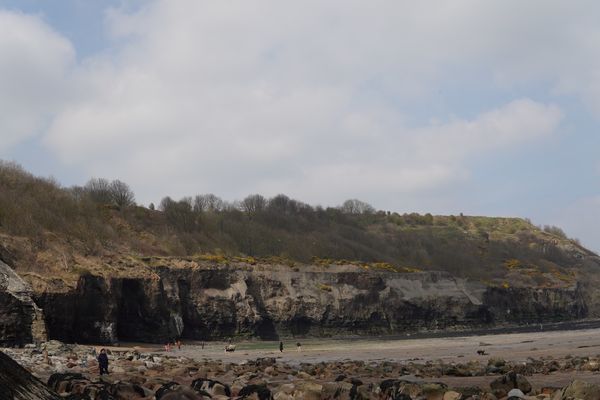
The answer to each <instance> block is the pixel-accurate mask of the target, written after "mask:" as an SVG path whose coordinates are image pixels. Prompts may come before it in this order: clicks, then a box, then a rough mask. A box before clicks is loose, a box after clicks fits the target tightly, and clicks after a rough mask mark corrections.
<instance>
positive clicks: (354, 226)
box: [0, 163, 599, 287]
mask: <svg viewBox="0 0 600 400" xmlns="http://www.w3.org/2000/svg"><path fill="white" fill-rule="evenodd" d="M152 208H153V207H150V208H145V207H141V206H137V205H135V203H134V196H133V193H131V191H130V190H129V188H128V187H127V185H125V184H124V183H122V182H119V181H114V182H112V183H110V182H106V181H103V180H98V179H96V180H91V181H90V182H89V183H88V184H87V185H86V186H85V187H73V188H64V187H61V186H60V185H59V184H58V183H57V182H55V181H53V180H51V179H45V178H39V177H35V176H33V175H31V174H29V173H28V172H26V171H24V170H23V169H22V168H20V167H19V166H17V165H14V164H10V163H0V259H2V260H4V261H5V262H7V263H9V264H11V265H13V266H14V267H15V268H16V269H17V270H18V271H19V272H20V273H22V274H24V275H26V276H27V275H35V276H37V277H38V278H40V279H46V280H48V279H50V277H55V276H76V275H78V274H80V273H84V272H89V271H91V272H94V273H96V272H101V270H102V269H103V268H106V269H110V270H111V271H112V272H111V273H113V272H116V273H125V272H124V271H126V270H127V268H132V267H135V266H136V265H140V266H142V265H145V264H144V262H142V261H140V260H144V259H147V258H148V257H163V258H173V259H188V260H189V259H196V260H200V261H203V262H217V263H235V262H239V263H245V264H250V265H254V264H256V263H275V264H289V265H294V266H298V267H301V265H302V264H317V265H323V266H324V267H325V266H327V265H331V264H344V263H346V264H350V263H354V264H358V265H361V266H362V267H364V268H365V269H385V270H391V271H398V272H411V271H413V272H414V271H418V270H442V271H447V272H449V273H451V274H453V275H455V276H459V277H466V278H470V279H475V280H480V281H483V282H487V283H489V284H491V285H504V286H507V285H531V286H539V287H556V286H561V285H572V284H573V283H574V282H575V281H576V279H577V276H578V274H579V273H580V272H581V271H585V270H588V269H592V268H598V266H599V263H598V261H597V260H598V259H597V257H596V256H595V254H594V253H592V252H591V251H589V250H586V249H585V248H583V247H581V246H580V245H579V244H578V243H577V241H573V240H570V239H568V238H567V237H566V236H565V235H564V233H563V232H562V231H561V230H560V229H559V228H556V227H546V228H545V229H541V228H539V227H536V226H534V225H532V224H531V223H530V222H529V221H527V220H525V219H520V218H493V217H476V216H463V215H459V216H433V215H431V214H426V215H419V214H416V213H412V214H398V213H395V212H387V211H386V212H384V211H375V210H373V209H372V208H371V207H370V206H369V205H367V204H365V203H362V202H360V201H348V202H346V203H344V205H343V206H341V207H337V208H322V207H312V206H309V205H307V204H304V203H301V202H299V201H296V200H293V199H290V198H288V197H287V196H284V195H279V196H276V197H274V198H271V199H265V198H263V197H262V196H260V195H253V196H248V197H247V198H246V199H244V200H243V201H241V202H238V203H234V204H228V203H225V202H223V201H222V200H220V199H219V198H218V197H216V196H213V195H204V196H196V197H195V198H191V197H190V198H184V199H182V200H177V201H176V200H172V199H170V198H168V197H167V198H165V199H163V201H162V202H161V204H160V205H159V206H158V207H157V209H156V210H154V209H152ZM115 265H116V267H115Z"/></svg>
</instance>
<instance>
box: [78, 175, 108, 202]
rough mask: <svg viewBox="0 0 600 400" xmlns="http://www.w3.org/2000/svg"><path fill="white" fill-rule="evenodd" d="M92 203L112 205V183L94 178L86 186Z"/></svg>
mask: <svg viewBox="0 0 600 400" xmlns="http://www.w3.org/2000/svg"><path fill="white" fill-rule="evenodd" d="M84 189H85V191H86V192H87V193H88V195H89V196H90V199H92V201H94V202H96V203H99V204H110V203H111V202H112V195H111V189H110V182H109V181H108V180H106V179H104V178H92V179H90V180H89V181H88V182H87V183H86V184H85V186H84Z"/></svg>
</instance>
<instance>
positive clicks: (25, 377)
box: [0, 352, 60, 400]
mask: <svg viewBox="0 0 600 400" xmlns="http://www.w3.org/2000/svg"><path fill="white" fill-rule="evenodd" d="M0 400H60V397H59V396H58V395H57V394H56V393H55V392H53V391H51V390H50V389H48V387H46V385H44V384H43V383H42V382H41V381H39V380H38V379H37V378H35V377H34V376H33V375H31V374H30V373H29V372H28V371H27V370H26V369H25V368H23V367H21V366H20V365H19V364H17V363H16V362H15V361H14V360H13V359H12V358H10V357H9V356H7V355H6V354H4V353H2V352H0Z"/></svg>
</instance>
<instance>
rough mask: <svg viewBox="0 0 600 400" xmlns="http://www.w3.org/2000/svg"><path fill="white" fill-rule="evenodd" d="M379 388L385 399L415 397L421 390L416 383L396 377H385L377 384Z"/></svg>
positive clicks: (401, 399)
mask: <svg viewBox="0 0 600 400" xmlns="http://www.w3.org/2000/svg"><path fill="white" fill-rule="evenodd" d="M379 390H380V393H381V394H383V395H384V396H385V398H386V399H396V400H404V399H405V398H408V399H410V398H413V397H414V398H416V397H417V396H419V395H421V393H422V392H423V390H422V389H421V386H420V385H419V384H418V383H415V382H411V381H405V380H397V379H386V380H384V381H382V382H381V383H380V384H379Z"/></svg>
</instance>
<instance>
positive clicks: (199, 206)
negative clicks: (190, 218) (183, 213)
mask: <svg viewBox="0 0 600 400" xmlns="http://www.w3.org/2000/svg"><path fill="white" fill-rule="evenodd" d="M223 206H224V202H223V200H222V199H221V198H220V197H217V196H215V195H214V194H212V193H209V194H201V195H198V196H196V197H194V201H193V209H194V211H195V212H204V211H211V212H215V211H221V210H222V209H223Z"/></svg>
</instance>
